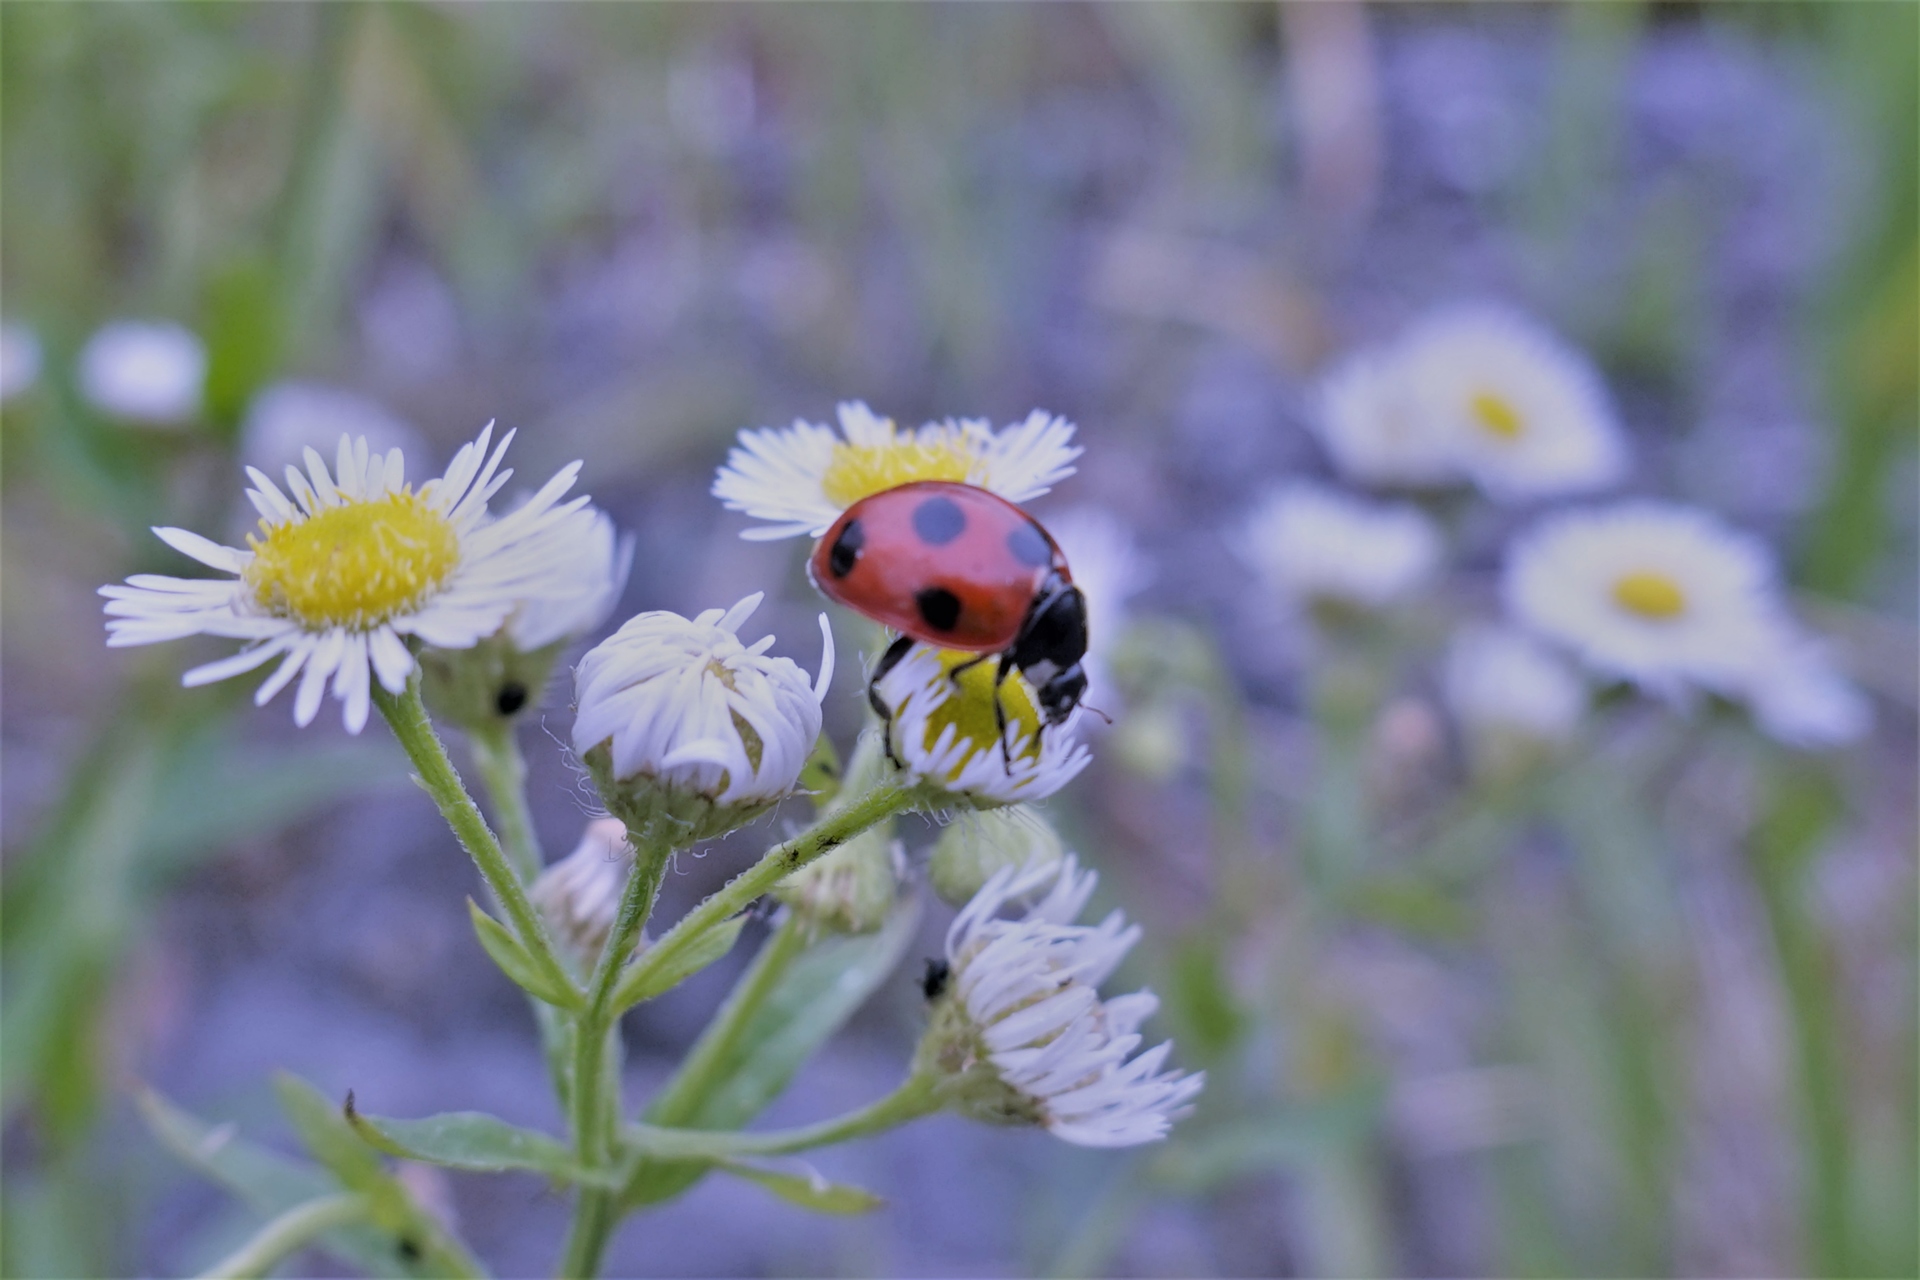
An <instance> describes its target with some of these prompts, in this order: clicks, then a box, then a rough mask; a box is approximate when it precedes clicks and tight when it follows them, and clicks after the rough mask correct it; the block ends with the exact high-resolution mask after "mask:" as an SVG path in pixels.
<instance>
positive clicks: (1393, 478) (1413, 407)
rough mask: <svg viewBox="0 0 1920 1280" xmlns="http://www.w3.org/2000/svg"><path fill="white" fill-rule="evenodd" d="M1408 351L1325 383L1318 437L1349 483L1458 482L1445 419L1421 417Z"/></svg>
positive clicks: (1373, 358)
mask: <svg viewBox="0 0 1920 1280" xmlns="http://www.w3.org/2000/svg"><path fill="white" fill-rule="evenodd" d="M1402 350H1403V348H1402V346H1400V345H1390V346H1385V347H1377V348H1373V349H1370V350H1366V351H1362V352H1360V353H1358V354H1356V355H1354V356H1350V357H1348V358H1347V359H1346V360H1343V361H1342V362H1341V363H1340V364H1339V365H1337V366H1336V367H1335V368H1334V369H1333V371H1332V372H1331V373H1329V374H1328V375H1327V376H1326V378H1325V379H1324V380H1323V381H1322V382H1321V383H1320V386H1319V388H1318V390H1317V392H1316V394H1315V396H1314V404H1313V408H1312V414H1311V417H1310V418H1309V419H1308V421H1309V423H1310V425H1311V426H1312V429H1313V432H1314V434H1315V435H1316V436H1318V437H1319V439H1320V444H1321V446H1322V447H1323V448H1325V449H1326V451H1327V455H1328V456H1329V457H1330V458H1331V459H1332V460H1333V465H1334V468H1335V469H1336V470H1338V471H1339V472H1340V474H1341V475H1342V476H1344V477H1345V478H1347V479H1348V480H1351V481H1354V482H1355V483H1358V484H1368V485H1388V486H1394V485H1406V486H1412V487H1424V486H1431V485H1445V484H1451V483H1454V482H1455V481H1457V480H1459V479H1460V478H1461V477H1460V466H1459V460H1458V457H1457V453H1458V450H1457V449H1456V448H1455V447H1454V446H1455V442H1454V439H1453V436H1452V434H1451V433H1450V432H1449V431H1448V430H1447V429H1446V428H1445V426H1444V425H1443V424H1442V420H1441V418H1440V417H1439V416H1438V415H1436V414H1432V413H1423V412H1421V406H1420V405H1419V403H1418V402H1417V401H1416V400H1415V398H1414V395H1413V391H1414V388H1413V384H1412V380H1411V379H1410V378H1409V377H1408V376H1407V362H1406V359H1405V358H1404V356H1403V354H1402Z"/></svg>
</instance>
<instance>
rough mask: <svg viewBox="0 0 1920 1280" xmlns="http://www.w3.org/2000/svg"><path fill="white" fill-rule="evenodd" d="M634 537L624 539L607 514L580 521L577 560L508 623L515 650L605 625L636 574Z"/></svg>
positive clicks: (576, 534) (591, 513) (595, 513)
mask: <svg viewBox="0 0 1920 1280" xmlns="http://www.w3.org/2000/svg"><path fill="white" fill-rule="evenodd" d="M633 547H634V542H633V538H632V536H631V535H629V536H627V537H625V538H622V537H620V535H619V534H618V533H617V532H616V531H615V530H614V527H613V521H612V520H610V519H609V518H608V517H607V513H606V512H604V511H596V510H592V509H588V510H586V511H583V512H582V513H581V518H580V519H579V520H577V521H576V522H575V525H574V537H573V556H572V558H571V559H569V560H568V561H567V563H566V564H565V565H564V566H562V567H561V568H560V569H559V570H558V573H557V578H556V580H555V581H554V582H552V583H551V584H549V585H550V589H549V590H547V591H545V592H543V593H542V594H541V595H539V596H537V597H535V598H533V599H531V600H528V601H527V602H526V603H525V604H523V605H521V606H520V608H518V609H516V610H515V611H514V614H513V617H511V618H509V619H508V620H507V636H508V638H509V639H511V640H512V641H513V645H514V647H515V648H516V649H519V650H521V651H523V652H532V651H533V650H535V649H544V648H546V647H547V646H548V645H550V644H558V643H560V642H561V641H563V640H572V639H575V638H577V637H579V636H583V635H585V634H587V633H588V632H589V631H592V630H593V629H594V628H595V627H597V626H599V625H600V624H601V623H603V622H605V621H606V620H607V618H608V616H609V615H611V614H612V613H613V607H614V606H615V605H616V604H619V603H620V593H621V592H623V591H625V590H626V589H627V576H628V575H629V574H630V573H632V572H633Z"/></svg>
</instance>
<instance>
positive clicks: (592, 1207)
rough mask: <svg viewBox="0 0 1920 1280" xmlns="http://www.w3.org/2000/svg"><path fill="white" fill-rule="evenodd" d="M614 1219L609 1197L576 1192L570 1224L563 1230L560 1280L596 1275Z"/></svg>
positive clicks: (583, 1190) (586, 1279)
mask: <svg viewBox="0 0 1920 1280" xmlns="http://www.w3.org/2000/svg"><path fill="white" fill-rule="evenodd" d="M618 1216H619V1215H618V1212H617V1210H616V1208H615V1203H614V1197H613V1195H612V1194H611V1193H609V1192H606V1191H597V1190H594V1189H592V1188H589V1187H582V1188H580V1199H579V1201H578V1202H577V1203H576V1204H575V1205H574V1209H573V1223H572V1225H571V1226H569V1227H568V1228H567V1248H566V1253H565V1255H564V1256H563V1257H562V1258H561V1259H560V1272H559V1274H560V1275H561V1276H562V1277H563V1278H564V1280H591V1277H593V1276H597V1275H599V1274H600V1259H601V1256H602V1255H603V1254H605V1253H606V1251H607V1241H608V1240H609V1239H611V1238H612V1236H613V1228H614V1226H615V1224H616V1222H617V1220H618Z"/></svg>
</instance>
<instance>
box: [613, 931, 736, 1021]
mask: <svg viewBox="0 0 1920 1280" xmlns="http://www.w3.org/2000/svg"><path fill="white" fill-rule="evenodd" d="M746 923H747V917H746V916H745V915H737V916H735V917H733V918H732V919H731V920H722V921H721V922H720V923H719V924H717V925H715V926H713V928H711V929H709V930H707V931H706V932H705V933H703V934H701V935H700V936H699V937H698V938H695V939H694V940H693V942H691V943H690V944H688V946H687V948H686V949H685V950H684V951H682V952H680V954H678V955H676V956H675V957H674V958H673V963H671V964H669V965H667V966H665V967H664V968H661V969H658V970H655V971H654V972H652V973H647V974H646V976H645V981H644V982H635V983H629V982H626V981H624V980H623V981H622V982H621V983H620V985H618V986H616V987H615V988H614V989H613V1007H614V1008H616V1009H627V1008H631V1007H632V1006H634V1005H636V1004H639V1003H641V1002H642V1001H645V1000H652V999H655V998H657V997H659V996H662V995H665V994H666V993H667V992H669V991H671V990H673V989H674V988H675V987H677V986H679V985H680V984H681V983H683V982H685V981H686V980H687V979H688V978H691V977H692V976H693V975H694V974H696V973H698V972H700V971H701V970H702V969H704V968H706V967H707V966H708V965H710V964H712V963H713V962H714V961H716V960H718V959H719V958H720V957H721V956H724V955H726V954H727V952H729V951H731V950H733V944H734V942H735V941H736V940H737V939H738V938H739V937H740V930H741V929H742V928H744V927H745V926H746ZM642 972H643V971H642V970H638V969H634V970H629V973H630V974H638V973H642Z"/></svg>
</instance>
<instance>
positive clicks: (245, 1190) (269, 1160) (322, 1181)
mask: <svg viewBox="0 0 1920 1280" xmlns="http://www.w3.org/2000/svg"><path fill="white" fill-rule="evenodd" d="M134 1100H135V1102H136V1103H138V1105H139V1107H140V1114H141V1115H142V1116H143V1117H144V1118H145V1119H146V1122H147V1127H148V1128H149V1129H150V1130H152V1132H153V1135H154V1137H156V1138H158V1139H159V1140H160V1142H161V1144H162V1145H163V1146H165V1147H166V1148H167V1149H168V1150H169V1151H172V1152H173V1153H174V1155H176V1156H178V1157H179V1158H180V1159H181V1160H182V1161H184V1162H185V1163H186V1164H188V1165H191V1166H192V1167H193V1168H195V1169H197V1170H199V1171H200V1172H201V1173H202V1174H204V1175H205V1176H206V1177H207V1178H209V1179H211V1180H212V1181H214V1182H217V1183H219V1184H220V1185H221V1186H223V1187H225V1188H226V1189H227V1190H228V1191H230V1192H232V1193H233V1195H234V1196H235V1197H236V1198H237V1199H239V1200H240V1201H241V1203H243V1204H245V1205H246V1206H247V1207H248V1208H250V1209H252V1210H254V1211H256V1212H257V1213H259V1214H260V1215H261V1216H262V1217H266V1218H271V1217H274V1216H276V1215H278V1214H281V1213H284V1212H286V1211H287V1210H288V1209H291V1208H292V1207H293V1206H295V1205H297V1204H301V1203H303V1202H305V1201H308V1200H311V1199H313V1198H314V1197H316V1196H323V1195H327V1194H330V1193H332V1192H335V1191H338V1190H339V1189H340V1186H339V1183H338V1182H337V1181H336V1180H335V1179H333V1178H331V1177H329V1176H328V1175H327V1173H326V1172H325V1171H324V1170H322V1169H318V1168H316V1167H314V1166H313V1165H310V1164H308V1163H306V1162H305V1161H302V1160H293V1159H290V1158H288V1157H286V1156H283V1155H281V1154H280V1153H279V1152H277V1151H270V1150H268V1149H267V1148H265V1147H262V1146H259V1145H257V1144H255V1143H251V1142H248V1141H246V1140H245V1139H243V1138H241V1137H240V1136H239V1131H238V1128H237V1126H235V1125H232V1124H223V1125H210V1124H207V1123H206V1122H205V1121H203V1120H200V1119H198V1118H197V1117H195V1116H192V1115H189V1114H188V1113H187V1112H185V1111H182V1110H180V1109H179V1108H177V1107H175V1106H174V1105H173V1104H171V1103H169V1102H168V1101H167V1100H166V1099H165V1098H162V1097H161V1096H160V1095H159V1094H157V1093H155V1092H154V1091H153V1090H151V1089H148V1088H145V1087H141V1088H139V1089H138V1090H137V1091H136V1092H135V1094H134ZM321 1242H322V1244H323V1245H324V1246H325V1247H326V1249H327V1250H328V1252H330V1253H333V1254H334V1255H336V1256H337V1257H339V1258H340V1259H342V1260H343V1261H346V1262H348V1263H351V1264H352V1265H353V1266H355V1267H357V1268H359V1269H361V1270H363V1271H366V1272H368V1273H369V1274H371V1275H376V1276H410V1275H416V1274H425V1272H424V1270H415V1269H410V1268H409V1267H408V1266H407V1265H406V1263H405V1260H404V1259H403V1258H402V1257H401V1256H400V1253H399V1251H398V1250H397V1248H396V1243H395V1241H394V1239H393V1237H391V1236H390V1235H388V1234H387V1233H386V1232H384V1231H379V1230H376V1229H375V1228H373V1227H341V1228H339V1229H338V1230H336V1231H329V1232H327V1233H326V1234H325V1235H324V1236H322V1237H321Z"/></svg>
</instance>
